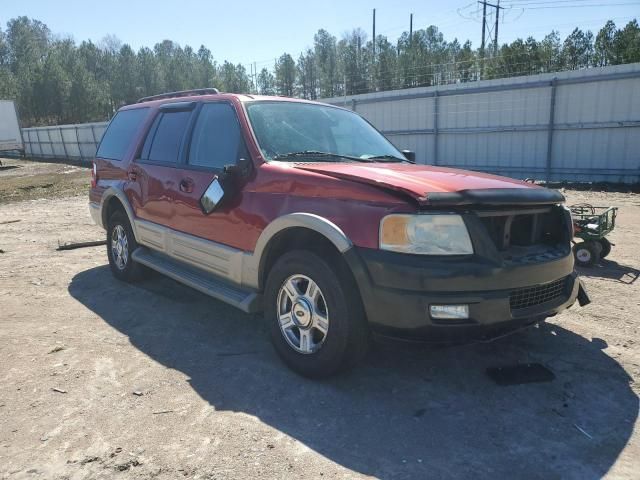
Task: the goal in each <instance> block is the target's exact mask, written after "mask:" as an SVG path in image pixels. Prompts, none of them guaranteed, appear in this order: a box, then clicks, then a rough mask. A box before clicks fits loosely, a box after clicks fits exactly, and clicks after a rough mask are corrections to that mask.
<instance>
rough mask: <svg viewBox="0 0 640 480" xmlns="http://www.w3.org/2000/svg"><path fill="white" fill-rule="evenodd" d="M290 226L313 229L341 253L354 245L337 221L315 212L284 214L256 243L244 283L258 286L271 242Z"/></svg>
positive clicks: (266, 229)
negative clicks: (334, 221)
mask: <svg viewBox="0 0 640 480" xmlns="http://www.w3.org/2000/svg"><path fill="white" fill-rule="evenodd" d="M290 228H306V229H308V230H312V231H314V232H316V233H318V234H320V235H322V236H324V237H325V238H326V239H327V240H329V241H330V242H331V243H332V244H333V245H334V246H335V247H336V249H337V250H338V251H339V252H340V253H345V252H346V251H347V250H349V249H351V247H353V243H352V242H351V240H350V239H349V237H347V235H346V234H345V233H344V232H343V231H342V229H341V228H340V227H338V226H337V225H336V224H335V223H333V222H331V221H330V220H327V219H326V218H324V217H321V216H319V215H315V214H313V213H304V212H296V213H289V214H287V215H283V216H281V217H278V218H276V219H275V220H273V221H272V222H271V223H269V225H267V227H266V228H265V229H264V230H263V231H262V233H261V234H260V237H259V238H258V241H257V243H256V246H255V249H254V251H253V254H252V255H251V260H250V261H248V262H247V264H246V268H245V269H243V270H244V272H243V273H244V274H245V275H246V276H245V277H244V278H243V283H245V284H247V285H251V286H253V287H254V288H258V287H259V285H260V276H261V274H262V269H263V267H264V260H265V253H266V252H267V251H268V247H269V244H270V242H271V240H273V238H274V237H275V236H276V235H278V234H279V233H281V232H283V231H285V230H288V229H290Z"/></svg>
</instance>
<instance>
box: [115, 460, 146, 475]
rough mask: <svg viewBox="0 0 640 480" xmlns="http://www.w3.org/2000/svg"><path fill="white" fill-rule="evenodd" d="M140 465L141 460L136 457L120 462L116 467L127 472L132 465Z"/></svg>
mask: <svg viewBox="0 0 640 480" xmlns="http://www.w3.org/2000/svg"><path fill="white" fill-rule="evenodd" d="M139 465H140V462H139V461H138V460H136V459H135V458H134V459H132V460H129V461H128V462H125V463H119V464H118V465H116V466H115V467H114V468H115V469H116V470H117V471H119V472H125V471H127V470H129V469H130V468H131V467H137V466H139Z"/></svg>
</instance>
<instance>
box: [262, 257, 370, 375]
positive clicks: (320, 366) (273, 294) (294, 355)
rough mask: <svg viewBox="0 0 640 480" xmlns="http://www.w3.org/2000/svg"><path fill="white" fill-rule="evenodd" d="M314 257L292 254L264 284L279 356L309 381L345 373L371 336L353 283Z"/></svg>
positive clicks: (265, 300)
mask: <svg viewBox="0 0 640 480" xmlns="http://www.w3.org/2000/svg"><path fill="white" fill-rule="evenodd" d="M341 270H342V269H340V268H339V266H335V265H331V264H329V263H328V262H326V261H325V260H323V259H322V258H320V257H319V256H317V255H316V254H315V253H313V252H309V251H303V250H298V251H292V252H289V253H287V254H285V255H283V256H282V257H280V258H279V259H278V261H277V262H276V263H275V265H274V266H273V268H272V269H271V271H270V272H269V276H268V278H267V284H266V288H265V295H264V302H265V316H266V320H267V322H268V324H269V330H270V333H271V341H272V343H273V345H274V347H275V349H276V351H277V352H278V355H279V356H280V357H281V358H282V360H283V361H284V362H285V363H286V364H287V366H288V367H289V368H291V369H292V370H294V371H295V372H297V373H299V374H301V375H303V376H306V377H312V378H320V377H327V376H330V375H333V374H336V373H338V372H340V371H343V370H346V369H348V368H350V367H352V366H353V365H355V364H356V363H358V361H359V360H361V359H362V358H363V357H364V356H365V354H366V351H367V347H368V343H369V332H368V326H367V323H366V319H365V315H364V309H363V308H362V302H361V300H360V296H359V292H358V291H357V288H355V282H354V281H353V279H352V278H349V277H348V274H347V272H345V271H341Z"/></svg>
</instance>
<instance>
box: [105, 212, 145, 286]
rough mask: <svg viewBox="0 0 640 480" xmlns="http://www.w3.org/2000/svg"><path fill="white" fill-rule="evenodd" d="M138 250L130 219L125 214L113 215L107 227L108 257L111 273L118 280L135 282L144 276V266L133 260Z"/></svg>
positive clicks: (116, 213) (117, 213)
mask: <svg viewBox="0 0 640 480" xmlns="http://www.w3.org/2000/svg"><path fill="white" fill-rule="evenodd" d="M136 248H138V242H136V238H135V237H134V235H133V230H132V229H131V225H130V224H129V219H128V217H127V216H126V215H125V214H124V213H123V212H115V213H114V214H113V215H111V218H110V219H109V222H108V225H107V257H108V258H109V267H110V268H111V273H113V275H114V277H116V278H117V279H118V280H122V281H124V282H135V281H138V280H140V279H141V278H142V276H143V266H142V265H140V264H139V263H136V262H134V261H133V259H132V258H131V254H132V253H133V252H134V251H135V250H136Z"/></svg>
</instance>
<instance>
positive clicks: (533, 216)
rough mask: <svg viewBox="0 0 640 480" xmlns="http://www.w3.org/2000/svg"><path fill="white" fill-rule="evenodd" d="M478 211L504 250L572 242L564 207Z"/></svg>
mask: <svg viewBox="0 0 640 480" xmlns="http://www.w3.org/2000/svg"><path fill="white" fill-rule="evenodd" d="M475 213H476V215H477V216H478V217H479V218H480V221H481V223H482V224H483V226H484V228H485V230H486V233H487V234H488V235H489V237H490V238H491V240H492V241H493V244H494V245H495V246H496V249H497V250H498V251H500V252H505V251H509V250H510V249H511V248H512V247H530V246H533V245H547V246H554V245H557V244H559V243H565V241H566V243H568V238H565V237H566V235H565V233H568V231H567V232H565V230H566V227H567V223H566V221H565V220H564V218H563V216H562V215H563V210H562V209H561V208H560V207H545V206H543V207H531V208H514V209H512V210H504V211H502V210H476V211H475Z"/></svg>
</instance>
